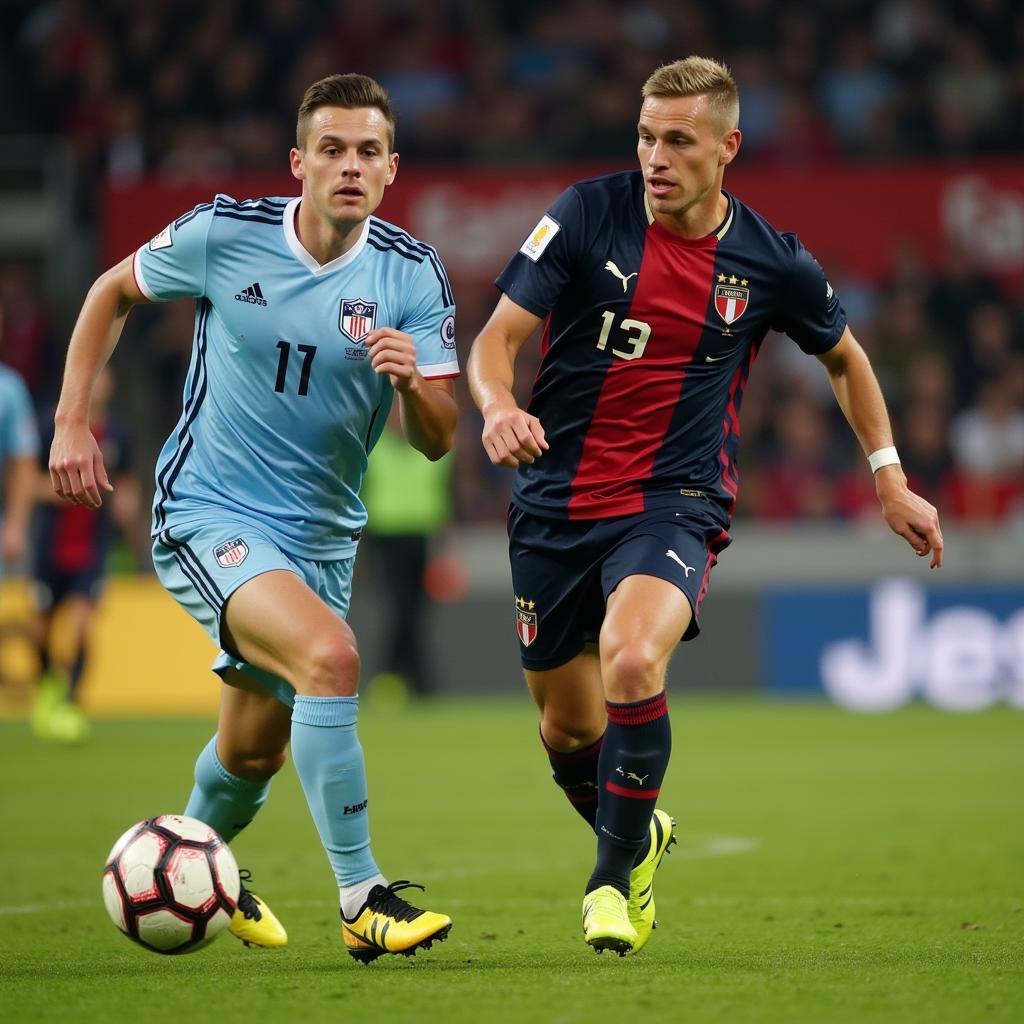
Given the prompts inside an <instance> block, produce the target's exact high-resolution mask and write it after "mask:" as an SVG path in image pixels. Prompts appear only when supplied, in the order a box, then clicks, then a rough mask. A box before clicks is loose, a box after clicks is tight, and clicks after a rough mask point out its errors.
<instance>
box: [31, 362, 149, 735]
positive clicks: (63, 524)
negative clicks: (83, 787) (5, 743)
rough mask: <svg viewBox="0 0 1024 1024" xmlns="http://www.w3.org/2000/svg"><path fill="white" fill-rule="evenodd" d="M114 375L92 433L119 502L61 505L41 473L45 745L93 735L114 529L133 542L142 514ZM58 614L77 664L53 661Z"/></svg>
mask: <svg viewBox="0 0 1024 1024" xmlns="http://www.w3.org/2000/svg"><path fill="white" fill-rule="evenodd" d="M112 391H113V375H112V372H111V371H110V369H109V368H108V367H104V369H103V370H102V372H101V373H100V374H99V376H98V377H97V380H96V386H95V387H94V389H93V402H92V409H91V410H90V417H89V419H90V429H91V431H92V434H93V436H94V437H95V438H96V443H97V444H98V445H99V447H100V451H102V452H103V461H104V465H105V466H106V467H107V473H108V474H109V475H110V476H111V478H112V479H114V481H115V482H116V485H117V490H116V492H115V500H113V501H112V502H110V503H109V504H105V505H103V506H101V507H100V508H96V509H93V508H86V507H84V506H81V505H67V504H64V503H62V502H58V501H57V500H56V498H55V497H54V495H53V489H52V487H51V486H50V475H49V473H48V472H47V471H46V463H45V462H44V463H43V466H42V467H41V468H40V471H39V485H40V494H39V500H38V501H37V504H36V509H35V518H34V522H33V531H32V599H33V604H34V606H35V613H36V614H35V624H34V630H35V634H36V640H37V643H38V646H39V661H40V678H39V681H38V683H37V687H36V699H35V704H34V706H33V709H32V719H31V721H32V727H33V729H34V731H35V732H36V734H37V735H38V736H40V737H41V738H42V739H52V740H58V741H60V742H66V743H76V742H79V741H81V740H84V739H85V738H86V736H87V735H88V731H89V730H88V723H87V721H86V719H85V717H84V716H83V713H82V710H81V703H80V697H81V692H80V689H79V684H80V683H81V680H82V676H83V675H84V674H85V669H86V661H87V659H88V655H89V644H90V635H91V633H92V626H93V621H94V618H95V615H96V610H97V607H98V604H99V601H100V597H101V594H102V590H103V578H104V570H105V566H106V561H107V555H108V553H109V548H110V544H111V541H112V539H113V538H112V534H113V533H114V528H115V527H116V528H117V529H119V530H121V531H123V532H125V533H126V534H127V535H129V536H130V535H131V532H132V529H133V528H134V527H136V525H137V521H138V510H139V486H138V481H137V479H136V476H135V473H134V469H133V452H132V443H131V436H130V434H129V432H128V431H127V429H126V428H125V426H124V425H123V424H122V423H121V422H120V421H119V420H118V419H117V418H116V417H113V416H110V415H109V413H108V408H107V407H108V404H109V401H110V397H111V394H112ZM39 434H40V437H41V438H42V440H43V447H42V450H43V452H45V453H48V452H49V449H50V445H51V444H52V442H53V410H52V409H48V410H47V411H46V413H45V414H44V415H43V416H42V417H41V418H40V421H39ZM58 612H62V613H63V614H64V615H65V617H66V619H67V622H68V624H69V628H68V632H69V634H70V645H69V648H70V649H69V654H70V657H69V658H68V661H67V663H66V664H64V665H54V664H53V663H52V661H51V651H50V647H51V641H52V636H53V627H54V624H55V620H56V618H57V615H58Z"/></svg>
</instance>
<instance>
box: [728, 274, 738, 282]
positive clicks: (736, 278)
mask: <svg viewBox="0 0 1024 1024" xmlns="http://www.w3.org/2000/svg"><path fill="white" fill-rule="evenodd" d="M738 280H739V278H738V277H737V276H736V275H735V274H732V275H730V277H729V284H735V283H736V282H737V281H738Z"/></svg>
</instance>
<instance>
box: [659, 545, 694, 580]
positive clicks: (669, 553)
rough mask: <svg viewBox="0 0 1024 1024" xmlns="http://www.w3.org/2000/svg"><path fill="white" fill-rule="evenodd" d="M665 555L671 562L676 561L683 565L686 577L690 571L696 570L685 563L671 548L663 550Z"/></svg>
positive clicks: (688, 576)
mask: <svg viewBox="0 0 1024 1024" xmlns="http://www.w3.org/2000/svg"><path fill="white" fill-rule="evenodd" d="M665 555H666V557H667V558H671V559H672V561H673V562H678V563H679V564H680V565H681V566H682V567H683V574H684V576H685V577H686V578H687V579H689V578H690V573H691V572H695V571H696V570H695V569H694V568H693V566H692V565H687V564H686V563H685V562H684V561H683V560H682V559H681V558H680V557H679V556H678V555H677V554H676V553H675V552H674V551H673V550H672V549H671V548H669V549H668V551H666V552H665Z"/></svg>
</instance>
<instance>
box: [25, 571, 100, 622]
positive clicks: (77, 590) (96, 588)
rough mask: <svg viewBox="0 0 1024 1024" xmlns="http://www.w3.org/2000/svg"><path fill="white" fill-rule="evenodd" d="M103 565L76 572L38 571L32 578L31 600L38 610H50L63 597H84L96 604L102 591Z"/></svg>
mask: <svg viewBox="0 0 1024 1024" xmlns="http://www.w3.org/2000/svg"><path fill="white" fill-rule="evenodd" d="M103 580H104V576H103V567H102V566H99V567H94V568H91V569H82V570H79V571H76V572H59V571H52V572H49V571H48V572H40V573H38V575H37V576H36V577H35V579H33V580H32V600H33V603H34V604H35V606H36V609H37V610H38V611H40V612H44V613H46V612H52V611H53V609H54V608H56V607H57V605H59V604H60V603H61V602H62V601H63V600H64V599H65V598H68V597H71V596H72V595H74V596H76V597H84V598H86V599H88V600H89V601H91V602H92V603H93V604H96V603H97V602H98V601H99V599H100V596H101V595H102V593H103Z"/></svg>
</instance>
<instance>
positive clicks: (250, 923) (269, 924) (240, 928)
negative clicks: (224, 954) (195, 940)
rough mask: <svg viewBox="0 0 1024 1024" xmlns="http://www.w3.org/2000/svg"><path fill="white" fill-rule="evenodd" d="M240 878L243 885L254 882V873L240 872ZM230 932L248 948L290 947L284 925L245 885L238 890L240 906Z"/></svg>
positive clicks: (229, 926)
mask: <svg viewBox="0 0 1024 1024" xmlns="http://www.w3.org/2000/svg"><path fill="white" fill-rule="evenodd" d="M238 877H239V878H240V879H241V880H242V882H243V883H245V882H249V881H251V880H252V872H251V871H239V872H238ZM228 931H229V932H231V934H232V935H234V936H235V938H236V939H241V940H242V942H244V943H245V944H246V945H247V946H261V947H262V948H263V949H280V947H281V946H287V945H288V933H287V932H286V931H285V930H284V925H283V924H281V922H280V921H278V919H277V917H276V916H275V915H274V912H273V911H272V910H271V909H270V907H268V906H267V905H266V903H264V902H263V900H261V899H260V898H259V896H257V895H256V894H255V893H254V892H252V891H251V890H249V889H247V888H246V887H245V885H244V884H243V885H242V886H241V888H240V889H239V890H238V906H237V907H236V908H235V913H234V916H233V917H232V918H231V924H229V925H228Z"/></svg>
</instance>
